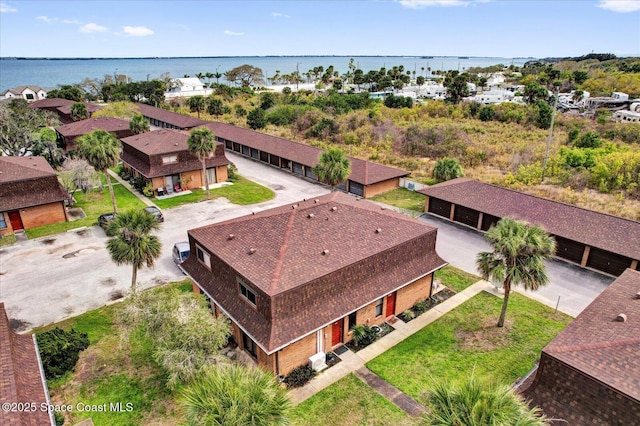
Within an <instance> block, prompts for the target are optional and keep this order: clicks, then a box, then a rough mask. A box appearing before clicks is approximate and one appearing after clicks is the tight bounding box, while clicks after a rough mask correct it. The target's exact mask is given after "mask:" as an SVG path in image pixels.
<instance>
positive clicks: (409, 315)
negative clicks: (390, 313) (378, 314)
mask: <svg viewBox="0 0 640 426" xmlns="http://www.w3.org/2000/svg"><path fill="white" fill-rule="evenodd" d="M402 315H404V316H405V317H406V318H407V319H410V320H412V319H414V318H415V317H416V314H415V312H413V311H412V310H411V309H407V310H406V311H404V312H403V313H402Z"/></svg>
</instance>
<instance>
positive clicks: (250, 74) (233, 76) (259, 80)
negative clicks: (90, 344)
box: [224, 64, 264, 87]
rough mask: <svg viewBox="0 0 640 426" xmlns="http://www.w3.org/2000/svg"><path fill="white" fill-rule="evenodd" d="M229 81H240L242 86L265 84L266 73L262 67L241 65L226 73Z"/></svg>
mask: <svg viewBox="0 0 640 426" xmlns="http://www.w3.org/2000/svg"><path fill="white" fill-rule="evenodd" d="M224 76H225V78H226V79H227V81H229V82H231V83H239V84H240V85H241V86H242V87H249V86H253V85H254V84H255V85H261V84H264V73H263V72H262V69H261V68H258V67H254V66H251V65H247V64H245V65H240V66H239V67H235V68H233V69H231V70H229V71H227V72H226V73H224Z"/></svg>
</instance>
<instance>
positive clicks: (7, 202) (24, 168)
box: [0, 157, 69, 211]
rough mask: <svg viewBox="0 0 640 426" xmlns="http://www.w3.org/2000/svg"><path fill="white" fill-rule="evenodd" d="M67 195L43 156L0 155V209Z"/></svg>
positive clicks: (33, 203) (48, 201)
mask: <svg viewBox="0 0 640 426" xmlns="http://www.w3.org/2000/svg"><path fill="white" fill-rule="evenodd" d="M68 198H69V195H68V194H67V193H66V192H65V191H64V189H63V188H62V186H61V185H60V183H59V182H58V178H57V176H56V173H55V172H54V171H53V169H52V168H51V166H50V165H49V163H47V160H45V159H44V158H43V157H0V211H8V210H14V209H20V208H26V207H31V206H37V205H42V204H49V203H55V202H60V201H63V200H66V199H68Z"/></svg>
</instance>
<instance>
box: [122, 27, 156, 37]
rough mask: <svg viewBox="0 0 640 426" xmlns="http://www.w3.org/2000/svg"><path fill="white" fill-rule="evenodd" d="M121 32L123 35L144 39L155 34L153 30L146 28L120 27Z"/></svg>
mask: <svg viewBox="0 0 640 426" xmlns="http://www.w3.org/2000/svg"><path fill="white" fill-rule="evenodd" d="M122 31H123V32H124V35H128V36H131V37H146V36H150V35H154V34H155V33H154V32H153V30H151V29H149V28H147V27H130V26H128V25H126V26H124V27H122Z"/></svg>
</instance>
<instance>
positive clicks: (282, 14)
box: [271, 12, 291, 18]
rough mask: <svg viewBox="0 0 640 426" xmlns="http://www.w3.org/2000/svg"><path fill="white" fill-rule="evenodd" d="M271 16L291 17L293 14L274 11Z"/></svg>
mask: <svg viewBox="0 0 640 426" xmlns="http://www.w3.org/2000/svg"><path fill="white" fill-rule="evenodd" d="M271 16H275V17H276V18H291V16H289V15H285V14H284V13H280V12H273V13H272V14H271Z"/></svg>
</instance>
